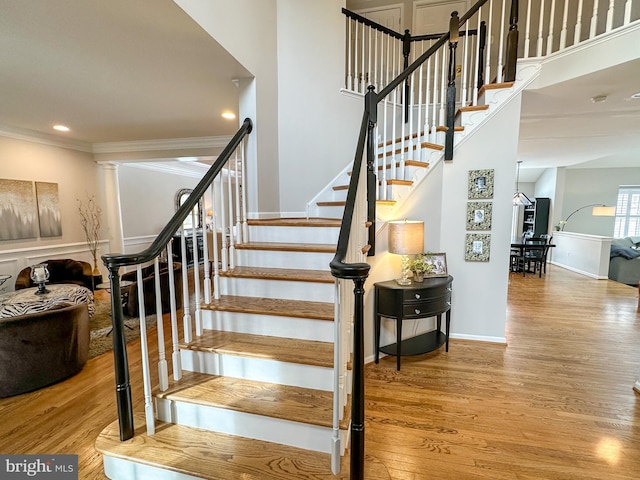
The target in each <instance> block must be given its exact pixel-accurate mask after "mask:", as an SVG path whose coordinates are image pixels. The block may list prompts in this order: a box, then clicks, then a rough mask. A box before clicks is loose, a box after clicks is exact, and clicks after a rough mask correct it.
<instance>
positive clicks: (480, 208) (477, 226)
mask: <svg viewBox="0 0 640 480" xmlns="http://www.w3.org/2000/svg"><path fill="white" fill-rule="evenodd" d="M492 210H493V203H492V202H468V203H467V230H491V213H492Z"/></svg>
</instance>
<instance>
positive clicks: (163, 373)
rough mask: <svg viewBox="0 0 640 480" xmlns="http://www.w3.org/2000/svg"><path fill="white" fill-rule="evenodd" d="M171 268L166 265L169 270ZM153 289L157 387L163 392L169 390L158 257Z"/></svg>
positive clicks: (155, 262) (154, 270)
mask: <svg viewBox="0 0 640 480" xmlns="http://www.w3.org/2000/svg"><path fill="white" fill-rule="evenodd" d="M172 267H173V266H170V265H167V268H168V269H169V270H173V268H172ZM153 274H154V288H155V293H156V330H157V335H158V386H159V387H160V391H161V392H164V391H166V390H167V388H169V367H168V366H167V358H166V353H165V348H164V324H163V322H162V290H161V288H160V261H159V260H158V257H156V258H155V260H154V262H153Z"/></svg>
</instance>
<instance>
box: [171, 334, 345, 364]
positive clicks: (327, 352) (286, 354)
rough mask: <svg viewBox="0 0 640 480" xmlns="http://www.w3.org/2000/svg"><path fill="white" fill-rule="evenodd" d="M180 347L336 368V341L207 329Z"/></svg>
mask: <svg viewBox="0 0 640 480" xmlns="http://www.w3.org/2000/svg"><path fill="white" fill-rule="evenodd" d="M180 348H182V349H188V350H194V351H199V352H210V353H220V354H228V355H235V356H240V357H251V358H261V359H265V360H274V361H281V362H288V363H298V364H302V365H314V366H318V367H327V368H333V343H328V342H317V341H313V340H300V339H295V338H283V337H269V336H265V335H254V334H250V333H236V332H222V331H218V330H204V331H203V333H202V335H201V336H200V337H196V338H195V339H194V340H193V341H191V342H189V343H188V344H185V343H181V344H180Z"/></svg>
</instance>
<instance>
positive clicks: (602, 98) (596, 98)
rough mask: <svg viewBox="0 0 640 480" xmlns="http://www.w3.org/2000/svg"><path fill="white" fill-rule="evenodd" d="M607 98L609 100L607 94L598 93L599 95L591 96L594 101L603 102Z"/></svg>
mask: <svg viewBox="0 0 640 480" xmlns="http://www.w3.org/2000/svg"><path fill="white" fill-rule="evenodd" d="M606 100H607V96H606V95H598V96H597V97H591V101H592V102H593V103H602V102H605V101H606Z"/></svg>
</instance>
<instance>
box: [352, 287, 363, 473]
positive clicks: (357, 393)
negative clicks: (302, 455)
mask: <svg viewBox="0 0 640 480" xmlns="http://www.w3.org/2000/svg"><path fill="white" fill-rule="evenodd" d="M365 280H366V277H364V278H355V279H354V280H353V283H354V284H355V287H354V290H353V295H354V309H353V395H352V401H353V404H352V405H351V480H364V478H365V475H364V282H365Z"/></svg>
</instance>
